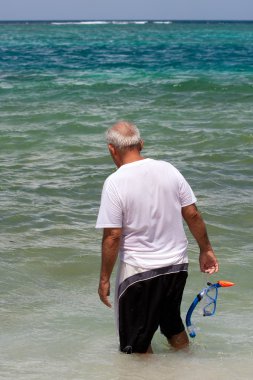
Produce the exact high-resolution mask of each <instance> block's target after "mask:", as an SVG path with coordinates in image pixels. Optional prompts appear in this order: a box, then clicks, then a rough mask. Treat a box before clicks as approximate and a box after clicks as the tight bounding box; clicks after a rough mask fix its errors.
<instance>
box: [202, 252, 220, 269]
mask: <svg viewBox="0 0 253 380" xmlns="http://www.w3.org/2000/svg"><path fill="white" fill-rule="evenodd" d="M199 266H200V270H201V272H204V273H208V274H213V273H216V272H218V270H219V264H218V261H217V259H216V257H215V254H214V252H213V251H212V250H208V251H202V252H200V254H199Z"/></svg>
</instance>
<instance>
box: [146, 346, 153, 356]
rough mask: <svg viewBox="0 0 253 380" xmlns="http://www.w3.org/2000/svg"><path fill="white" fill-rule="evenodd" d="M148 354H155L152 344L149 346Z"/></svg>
mask: <svg viewBox="0 0 253 380" xmlns="http://www.w3.org/2000/svg"><path fill="white" fill-rule="evenodd" d="M146 354H153V350H152V347H151V344H150V345H149V346H148V349H147V351H146Z"/></svg>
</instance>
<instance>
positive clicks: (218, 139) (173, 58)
mask: <svg viewBox="0 0 253 380" xmlns="http://www.w3.org/2000/svg"><path fill="white" fill-rule="evenodd" d="M0 33H1V38H0V133H1V135H0V162H1V165H0V170H1V182H0V189H1V193H0V206H1V216H0V220H1V229H0V261H1V265H0V282H1V287H0V289H1V298H0V326H1V335H0V340H1V345H0V350H1V352H0V377H1V378H3V379H19V380H21V379H22V380H23V379H64V380H65V379H75V380H76V379H89V380H94V379H106V380H107V379H108V380H109V379H115V380H116V379H120V380H122V379H123V380H125V379H130V378H131V379H132V378H135V379H153V378H154V377H157V376H159V378H160V379H161V380H165V379H174V378H178V379H184V378H186V377H187V378H190V379H196V378H200V377H202V376H204V377H205V379H213V378H214V377H216V378H218V377H219V378H221V377H222V378H223V379H251V377H252V370H253V364H252V356H253V353H252V352H253V349H252V347H253V345H252V343H253V327H252V312H253V301H252V297H251V292H252V290H253V285H252V267H253V258H252V250H253V243H252V235H253V228H252V224H253V223H252V219H253V217H252V211H253V207H252V203H253V196H252V174H253V169H252V168H253V157H252V152H253V150H252V145H253V144H252V143H253V132H252V120H253V107H252V104H253V58H252V57H253V42H252V41H253V23H179V22H173V23H161V24H160V23H150V22H149V23H138V24H136V23H126V24H122V23H104V24H97V23H94V24H92V23H64V22H63V23H14V24H13V23H9V24H4V23H2V24H0ZM119 119H128V120H131V121H133V122H135V123H136V124H137V125H138V126H139V128H140V130H141V132H142V135H143V138H144V140H145V149H144V155H145V156H146V157H152V158H158V159H165V160H168V161H170V162H171V163H172V164H174V165H175V166H177V168H178V169H180V170H181V172H182V173H183V174H184V175H185V177H186V178H187V179H188V180H189V182H190V183H191V185H192V187H193V189H194V191H195V193H196V196H197V197H198V206H199V209H200V210H201V211H202V214H203V216H204V218H205V220H206V223H207V226H208V231H209V235H210V238H211V240H212V243H213V246H214V248H215V251H216V254H217V256H218V258H219V261H220V273H219V274H217V275H215V276H213V280H214V281H215V280H219V279H224V280H230V281H234V282H236V287H234V288H230V289H222V290H221V291H220V295H219V304H218V307H217V313H216V316H215V317H213V318H209V319H207V318H206V319H205V318H203V317H202V316H201V312H200V311H199V312H198V311H197V312H196V313H195V315H194V316H193V319H194V322H195V325H196V326H197V328H198V330H197V337H196V339H195V341H194V342H193V343H192V346H191V348H190V352H189V353H187V354H186V353H174V352H172V351H171V350H169V349H168V348H167V347H166V344H165V341H164V339H163V338H162V337H161V336H160V335H159V334H157V335H156V336H155V339H154V344H153V346H154V351H155V355H153V356H152V357H148V358H147V357H146V358H142V357H139V356H124V355H122V354H120V353H118V346H117V340H116V336H115V331H114V324H113V311H112V310H109V309H107V308H106V307H104V306H103V305H102V304H101V303H100V301H99V300H98V297H97V282H98V274H99V266H100V238H101V235H100V232H98V231H95V229H94V224H95V220H96V214H97V211H98V206H99V201H100V192H101V187H102V184H103V181H104V179H105V178H106V177H107V175H109V174H110V173H111V172H112V171H113V170H114V166H113V164H112V162H111V160H110V158H109V156H108V153H107V149H106V146H105V143H104V136H103V134H104V131H105V130H106V128H107V127H108V126H110V125H111V124H112V123H113V122H115V121H116V120H119ZM189 240H190V245H189V255H190V275H189V279H188V283H187V287H186V290H185V295H184V300H183V304H182V314H183V315H185V313H186V311H187V308H188V306H189V305H190V303H191V301H192V299H193V297H194V296H195V294H196V293H197V292H198V291H200V289H201V288H202V287H204V286H205V283H206V281H207V280H208V279H207V278H205V276H204V275H202V274H200V273H199V269H198V250H197V247H196V245H195V243H194V241H193V239H192V238H191V237H190V236H189Z"/></svg>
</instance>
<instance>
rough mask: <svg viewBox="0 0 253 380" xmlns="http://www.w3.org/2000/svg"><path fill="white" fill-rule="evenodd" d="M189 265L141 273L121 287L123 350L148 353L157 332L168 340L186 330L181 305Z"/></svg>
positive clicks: (120, 328)
mask: <svg viewBox="0 0 253 380" xmlns="http://www.w3.org/2000/svg"><path fill="white" fill-rule="evenodd" d="M187 267H188V264H179V265H173V266H169V267H166V268H159V269H155V270H151V271H147V272H142V273H137V274H135V275H133V276H130V277H128V278H127V279H125V280H124V281H123V282H122V283H121V284H120V286H119V299H118V328H119V338H120V350H121V351H123V352H127V353H132V352H139V353H143V352H146V351H147V349H148V347H149V345H150V343H151V340H152V338H153V335H154V333H155V331H156V330H157V329H158V327H159V326H160V330H161V333H162V334H164V335H165V336H166V337H167V338H168V339H170V338H171V337H172V336H173V335H176V334H179V333H181V332H182V331H184V330H185V327H184V324H183V322H182V319H181V316H180V306H181V301H182V296H183V291H184V287H185V283H186V279H187V275H188V273H187Z"/></svg>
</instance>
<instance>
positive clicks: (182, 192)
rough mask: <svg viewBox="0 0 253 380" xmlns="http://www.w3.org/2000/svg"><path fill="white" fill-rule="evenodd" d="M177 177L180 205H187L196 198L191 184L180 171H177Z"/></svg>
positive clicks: (194, 201) (195, 200)
mask: <svg viewBox="0 0 253 380" xmlns="http://www.w3.org/2000/svg"><path fill="white" fill-rule="evenodd" d="M178 178H179V198H180V203H181V207H186V206H189V205H191V204H193V203H196V202H197V198H196V197H195V195H194V193H193V191H192V188H191V186H190V185H189V183H188V182H187V181H186V179H185V178H184V177H183V176H182V174H181V173H180V172H178Z"/></svg>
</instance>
